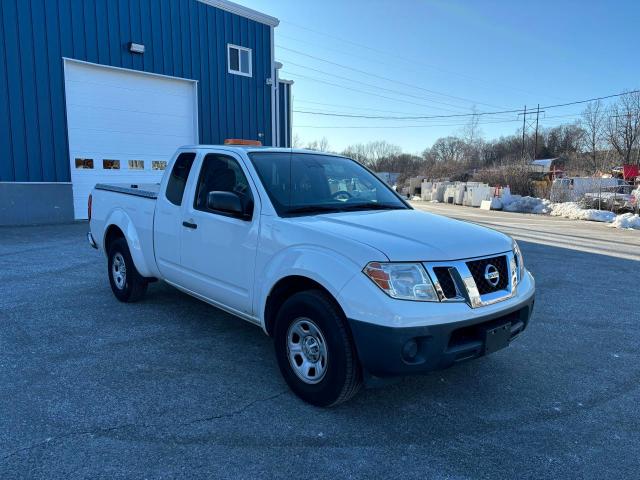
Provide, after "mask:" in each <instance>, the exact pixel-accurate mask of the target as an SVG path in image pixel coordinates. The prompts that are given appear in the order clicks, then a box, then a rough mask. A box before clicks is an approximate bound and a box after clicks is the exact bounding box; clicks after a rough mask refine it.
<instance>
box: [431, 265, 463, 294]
mask: <svg viewBox="0 0 640 480" xmlns="http://www.w3.org/2000/svg"><path fill="white" fill-rule="evenodd" d="M450 268H451V267H433V273H435V274H436V278H437V279H438V282H439V283H440V288H441V289H442V293H443V294H444V297H445V298H456V296H457V294H458V292H457V290H456V284H455V282H454V281H453V278H452V277H451V272H450V271H449V269H450Z"/></svg>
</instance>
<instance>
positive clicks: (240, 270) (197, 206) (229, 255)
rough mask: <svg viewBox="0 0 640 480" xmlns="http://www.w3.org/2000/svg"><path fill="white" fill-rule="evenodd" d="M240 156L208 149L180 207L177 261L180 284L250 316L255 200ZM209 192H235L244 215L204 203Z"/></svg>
mask: <svg viewBox="0 0 640 480" xmlns="http://www.w3.org/2000/svg"><path fill="white" fill-rule="evenodd" d="M248 178H249V177H248V176H247V174H246V171H245V169H244V165H243V164H242V160H241V159H240V158H236V157H235V156H231V155H229V154H228V153H224V154H223V153H209V154H207V155H206V156H204V158H203V159H202V163H201V168H200V173H199V176H198V181H197V182H194V186H193V187H192V191H191V192H190V193H191V199H190V201H189V202H188V204H187V205H186V206H185V209H184V211H183V215H184V218H183V223H182V242H181V246H180V248H181V255H180V258H181V264H182V269H183V272H184V274H185V285H184V286H185V287H186V288H188V289H189V290H192V291H193V292H195V293H197V294H199V295H201V296H203V297H205V298H207V299H209V300H210V301H212V302H214V303H218V304H221V305H222V306H226V307H230V308H232V309H234V310H237V311H239V312H242V313H245V314H249V315H251V314H252V313H253V312H252V293H251V292H252V290H253V273H254V268H255V257H256V249H257V247H258V231H259V221H260V215H259V212H260V202H259V197H258V196H257V195H256V194H255V190H254V188H255V187H254V186H253V184H252V183H251V182H250V181H249V179H248ZM211 191H222V192H232V193H235V194H237V195H238V196H239V197H240V200H241V203H242V205H243V209H244V210H245V212H246V215H245V216H242V215H233V214H229V213H225V212H221V211H215V210H212V209H210V208H209V207H208V205H207V196H208V193H209V192H211Z"/></svg>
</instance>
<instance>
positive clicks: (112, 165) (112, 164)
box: [102, 158, 120, 170]
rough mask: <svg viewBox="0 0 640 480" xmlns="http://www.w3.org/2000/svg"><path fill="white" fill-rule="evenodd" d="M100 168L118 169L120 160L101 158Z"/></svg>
mask: <svg viewBox="0 0 640 480" xmlns="http://www.w3.org/2000/svg"><path fill="white" fill-rule="evenodd" d="M102 168H103V169H104V170H120V160H108V159H106V158H105V159H104V160H102Z"/></svg>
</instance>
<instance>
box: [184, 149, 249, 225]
mask: <svg viewBox="0 0 640 480" xmlns="http://www.w3.org/2000/svg"><path fill="white" fill-rule="evenodd" d="M209 192H230V193H235V194H236V195H237V196H238V197H239V198H240V202H241V203H242V207H243V210H244V211H245V212H247V213H248V214H249V215H250V214H251V211H252V210H253V196H252V194H251V188H249V182H248V181H247V177H246V176H245V174H244V172H243V171H242V168H240V165H239V164H238V162H237V161H236V160H235V159H233V158H231V157H227V156H226V155H218V154H215V153H210V154H208V155H207V156H206V157H204V160H203V161H202V169H201V170H200V178H198V186H197V188H196V196H195V199H194V202H193V208H195V209H196V210H201V211H203V212H211V213H220V212H218V211H216V210H211V209H210V208H209V207H208V206H207V197H208V195H209Z"/></svg>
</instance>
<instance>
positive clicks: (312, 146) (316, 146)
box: [306, 137, 329, 152]
mask: <svg viewBox="0 0 640 480" xmlns="http://www.w3.org/2000/svg"><path fill="white" fill-rule="evenodd" d="M306 148H308V149H309V150H317V151H319V152H328V151H329V140H327V137H322V138H321V139H320V140H313V141H312V142H309V143H307V146H306Z"/></svg>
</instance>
